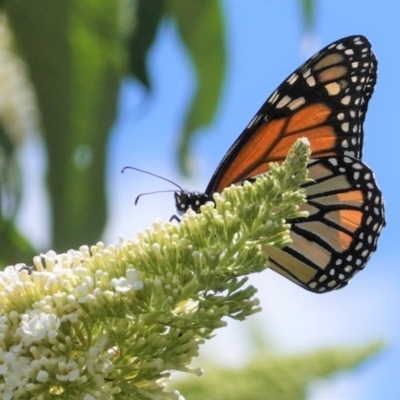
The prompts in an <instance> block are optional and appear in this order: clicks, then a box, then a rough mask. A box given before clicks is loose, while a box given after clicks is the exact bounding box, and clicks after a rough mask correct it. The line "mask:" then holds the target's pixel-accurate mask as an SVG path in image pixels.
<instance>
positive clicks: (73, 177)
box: [4, 0, 126, 251]
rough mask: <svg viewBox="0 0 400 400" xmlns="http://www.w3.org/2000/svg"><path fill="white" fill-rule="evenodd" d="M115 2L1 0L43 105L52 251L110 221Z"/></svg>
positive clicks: (86, 238)
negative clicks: (107, 189)
mask: <svg viewBox="0 0 400 400" xmlns="http://www.w3.org/2000/svg"><path fill="white" fill-rule="evenodd" d="M120 6H121V4H120V3H119V2H118V1H116V2H97V1H95V0H74V1H64V0H36V1H32V2H26V1H24V0H9V1H5V2H4V7H5V9H6V11H7V13H8V15H9V17H10V20H11V23H12V26H13V28H14V31H15V35H16V39H17V43H18V45H19V49H20V51H21V53H22V56H23V57H24V59H25V60H26V62H27V64H28V67H29V72H30V75H31V78H32V81H33V84H34V86H35V88H36V92H37V96H38V101H39V107H40V110H41V117H42V127H43V134H44V140H45V143H46V147H47V153H48V176H47V182H48V187H49V192H50V200H51V206H52V223H53V240H54V243H53V245H54V247H55V250H57V251H63V250H67V249H69V248H72V247H75V248H76V247H78V246H79V245H82V244H83V243H87V244H91V243H94V242H95V241H97V240H98V239H99V238H100V235H101V233H102V231H103V228H104V226H105V222H106V220H107V209H106V201H105V169H106V165H107V159H106V151H107V143H108V135H109V132H110V128H111V126H112V123H113V121H114V119H115V116H116V104H117V95H118V89H119V84H120V79H121V76H122V72H123V68H122V67H123V65H124V62H125V61H126V60H125V59H124V53H123V50H124V49H123V41H122V38H121V30H120V26H119V21H120V11H121V9H120Z"/></svg>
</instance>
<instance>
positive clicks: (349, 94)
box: [206, 36, 377, 195]
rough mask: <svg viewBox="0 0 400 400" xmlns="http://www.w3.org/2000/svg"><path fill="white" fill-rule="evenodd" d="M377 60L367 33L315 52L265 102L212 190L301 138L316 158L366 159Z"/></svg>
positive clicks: (247, 174) (259, 168)
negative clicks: (365, 142)
mask: <svg viewBox="0 0 400 400" xmlns="http://www.w3.org/2000/svg"><path fill="white" fill-rule="evenodd" d="M376 71H377V61H376V58H375V56H374V54H373V52H372V50H371V44H370V43H369V41H368V39H367V38H365V37H364V36H350V37H346V38H343V39H340V40H338V41H336V42H334V43H332V44H330V45H329V46H327V47H325V48H324V49H322V50H321V51H320V52H318V53H317V54H315V55H314V56H313V57H312V58H310V59H309V60H308V61H307V62H305V63H304V64H303V65H302V66H300V67H299V68H298V69H297V70H296V71H295V72H294V73H293V74H292V75H290V76H289V77H288V78H287V79H286V80H285V81H284V82H283V83H282V84H281V85H280V86H279V87H278V89H277V90H276V91H275V92H274V93H273V94H272V95H271V96H270V97H269V99H268V100H267V101H266V102H265V103H264V105H263V106H262V107H261V109H260V110H259V111H258V113H257V114H256V115H255V117H254V118H253V119H252V120H251V122H250V123H249V125H248V126H247V128H246V129H245V130H244V131H243V133H242V134H241V135H240V136H239V138H238V139H237V140H236V142H235V143H234V144H233V145H232V147H231V148H230V150H229V151H228V152H227V154H226V156H225V157H224V158H223V160H222V161H221V163H220V165H219V166H218V168H217V170H216V171H215V173H214V175H213V177H212V178H211V181H210V183H209V185H208V187H207V189H206V194H207V195H212V193H214V192H220V191H222V190H223V189H224V188H225V187H227V186H229V185H231V184H232V183H239V182H242V181H244V180H245V179H249V178H251V177H254V176H256V175H258V174H260V173H263V172H266V171H268V168H269V167H268V163H269V162H271V161H282V160H284V159H285V157H286V155H287V153H288V151H289V149H290V147H291V146H292V145H293V143H294V142H295V141H296V139H298V138H301V137H307V138H308V140H309V141H310V143H311V150H312V158H319V157H325V156H343V155H349V156H352V157H356V158H361V150H362V142H363V122H364V118H365V113H366V111H367V106H368V101H369V99H370V98H371V95H372V92H373V89H374V85H375V82H376Z"/></svg>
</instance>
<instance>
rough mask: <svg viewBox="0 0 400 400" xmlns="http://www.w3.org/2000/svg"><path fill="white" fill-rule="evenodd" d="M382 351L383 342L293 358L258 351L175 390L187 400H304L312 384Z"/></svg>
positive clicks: (211, 369) (213, 367)
mask: <svg viewBox="0 0 400 400" xmlns="http://www.w3.org/2000/svg"><path fill="white" fill-rule="evenodd" d="M382 348H383V344H382V342H373V343H370V344H367V345H364V346H360V347H358V348H357V347H355V348H344V347H343V348H336V349H335V348H333V349H323V350H317V351H313V352H311V353H309V354H303V355H294V356H282V355H277V354H275V355H274V354H271V352H270V351H263V349H259V350H258V352H257V353H256V354H255V355H254V357H253V358H250V360H248V362H247V363H244V362H243V363H239V364H238V365H236V366H235V368H222V367H220V366H216V365H208V367H205V368H204V370H205V373H204V377H202V378H200V379H199V378H189V379H182V380H181V381H180V382H178V383H177V384H176V385H175V386H176V387H177V388H178V389H179V391H180V393H182V394H183V395H184V396H185V398H186V399H188V400H197V399H199V400H200V399H213V400H219V399H221V400H223V399H230V400H239V399H252V400H264V399H279V400H305V399H307V394H308V386H309V385H310V384H311V383H313V382H316V381H318V380H320V379H321V378H329V377H331V376H332V375H334V374H336V373H338V372H343V371H345V370H352V369H355V368H356V367H357V366H359V365H360V364H361V363H363V362H366V361H367V360H368V359H369V358H371V357H372V356H373V355H375V354H377V353H378V352H380V351H381V350H382Z"/></svg>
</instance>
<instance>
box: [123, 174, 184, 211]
mask: <svg viewBox="0 0 400 400" xmlns="http://www.w3.org/2000/svg"><path fill="white" fill-rule="evenodd" d="M126 169H133V170H135V171H139V172H143V173H144V174H148V175H151V176H154V177H156V178H159V179H162V180H163V181H167V182H169V183H172V184H173V185H175V186H176V187H177V188H178V189H179V190H181V191H183V189H182V188H181V187H180V186H179V185H178V184H177V183H175V182H174V181H171V180H170V179H168V178H164V177H163V176H160V175H157V174H153V173H152V172H149V171H145V170H143V169H139V168H135V167H130V166H127V167H124V168H122V170H121V174H123V173H124V172H125V170H126ZM165 191H166V192H172V190H165ZM162 192H163V191H160V192H152V193H162ZM145 194H149V193H143V195H145ZM139 196H142V195H139ZM139 196H138V197H139ZM138 197H137V198H138ZM137 198H136V199H137ZM135 204H136V202H135Z"/></svg>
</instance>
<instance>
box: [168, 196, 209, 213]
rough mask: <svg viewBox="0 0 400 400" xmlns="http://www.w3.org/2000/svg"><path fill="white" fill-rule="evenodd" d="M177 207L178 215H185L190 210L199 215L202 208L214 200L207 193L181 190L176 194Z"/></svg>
mask: <svg viewBox="0 0 400 400" xmlns="http://www.w3.org/2000/svg"><path fill="white" fill-rule="evenodd" d="M174 197H175V206H176V210H177V212H178V214H180V215H183V214H185V212H186V211H187V210H189V208H191V209H192V210H193V211H194V212H196V213H199V212H200V207H201V206H202V205H204V204H206V203H207V201H212V198H211V197H210V196H209V195H208V194H205V193H199V192H189V191H188V190H181V191H179V192H175V193H174Z"/></svg>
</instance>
